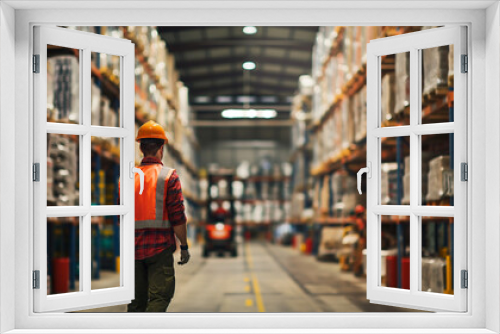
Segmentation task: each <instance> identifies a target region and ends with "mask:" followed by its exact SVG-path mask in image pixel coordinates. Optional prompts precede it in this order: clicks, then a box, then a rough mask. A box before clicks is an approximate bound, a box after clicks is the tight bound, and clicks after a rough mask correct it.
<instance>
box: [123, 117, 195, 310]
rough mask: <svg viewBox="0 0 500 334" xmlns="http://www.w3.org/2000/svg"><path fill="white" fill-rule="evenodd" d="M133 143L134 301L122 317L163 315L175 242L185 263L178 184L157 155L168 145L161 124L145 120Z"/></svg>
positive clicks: (171, 291)
mask: <svg viewBox="0 0 500 334" xmlns="http://www.w3.org/2000/svg"><path fill="white" fill-rule="evenodd" d="M136 140H137V141H138V142H139V143H140V149H141V152H142V153H143V154H144V158H143V159H142V162H141V164H140V166H139V169H141V170H142V171H143V173H144V190H143V193H142V194H139V191H140V178H139V175H138V174H136V175H135V299H134V300H132V302H131V303H130V304H129V305H128V308H127V311H128V312H166V311H167V308H168V305H169V304H170V301H171V299H172V297H173V296H174V290H175V276H174V257H173V253H174V252H175V250H176V239H175V237H177V238H178V239H179V241H180V248H181V259H180V262H178V264H180V265H183V264H186V263H188V261H189V258H190V255H189V251H188V244H187V235H186V234H187V233H186V215H185V212H184V198H183V196H182V190H181V183H180V181H179V176H178V175H177V173H176V171H175V170H174V169H172V168H169V167H164V166H163V163H162V157H163V150H164V147H165V145H166V144H168V139H167V136H166V135H165V131H164V130H163V128H162V127H161V125H159V124H157V123H155V122H153V121H149V122H147V123H145V124H144V125H142V126H141V127H140V128H139V131H138V134H137V138H136Z"/></svg>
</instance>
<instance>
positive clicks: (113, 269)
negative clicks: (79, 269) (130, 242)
mask: <svg viewBox="0 0 500 334" xmlns="http://www.w3.org/2000/svg"><path fill="white" fill-rule="evenodd" d="M91 254H92V255H91V256H92V283H91V288H92V290H97V289H105V288H115V287H119V286H121V283H120V216H95V217H92V253H91Z"/></svg>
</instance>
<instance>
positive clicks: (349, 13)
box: [0, 1, 500, 333]
mask: <svg viewBox="0 0 500 334" xmlns="http://www.w3.org/2000/svg"><path fill="white" fill-rule="evenodd" d="M0 6H1V7H0V9H1V13H0V15H1V16H0V40H1V43H2V44H1V45H0V57H1V58H0V59H1V63H0V74H1V75H0V84H1V86H0V89H1V95H0V97H1V104H0V105H1V107H2V109H1V110H0V136H1V137H0V138H1V141H0V145H1V146H0V154H1V158H2V160H1V161H2V164H0V177H1V179H0V182H1V184H2V188H0V192H1V193H0V194H1V202H0V218H1V220H0V229H1V230H0V245H1V248H0V265H1V276H0V289H1V290H0V292H1V294H0V311H1V314H0V317H1V318H0V320H2V321H1V330H2V331H7V330H11V329H15V331H14V332H15V333H34V332H37V330H41V329H44V328H45V329H51V330H50V332H52V333H54V332H56V331H57V329H59V332H64V333H69V332H75V333H76V332H77V331H76V330H75V329H76V328H79V329H84V328H85V329H88V331H86V332H89V333H101V332H110V331H111V330H113V329H115V330H116V329H120V328H121V329H125V328H126V329H127V332H129V333H132V332H134V331H133V330H131V329H133V328H138V327H140V328H142V329H143V331H144V330H146V328H150V329H162V332H165V333H167V332H179V331H180V329H186V328H191V329H192V331H191V332H202V329H211V331H212V332H235V330H234V329H235V328H252V329H254V331H252V332H265V330H266V329H268V330H267V331H266V332H296V333H299V332H300V333H304V332H322V333H326V332H328V333H341V332H346V331H347V329H349V332H350V333H356V332H358V333H377V332H378V333H388V332H393V333H409V332H412V333H415V328H418V329H419V332H422V333H430V332H432V333H438V332H439V333H457V332H460V331H459V329H462V330H461V332H463V333H493V332H498V331H500V320H499V319H498V314H499V310H500V292H499V287H498V281H499V280H500V260H499V259H498V258H496V257H495V256H494V255H493V256H492V258H491V260H490V259H488V260H489V263H488V266H486V264H485V254H487V252H488V254H497V255H498V254H500V251H499V250H500V248H499V244H500V229H499V226H498V225H499V224H498V217H499V216H500V209H499V207H500V206H499V205H498V203H499V201H500V190H499V189H500V175H498V174H499V173H498V171H497V169H498V166H499V165H500V152H498V151H499V143H500V136H499V133H500V126H499V124H500V118H499V115H498V109H499V107H500V98H499V94H498V91H499V90H500V75H499V74H500V66H499V64H498V59H499V57H500V50H499V49H500V47H499V44H500V38H499V27H500V18H499V10H498V3H497V2H496V1H495V2H493V1H489V2H474V1H468V2H456V3H455V2H446V1H435V2H432V4H430V2H422V3H419V2H409V1H407V2H406V4H403V3H397V4H395V3H394V2H391V1H387V2H383V1H382V2H377V3H376V5H374V3H373V2H369V3H368V2H349V1H338V2H332V3H328V4H327V3H325V2H316V1H309V2H306V1H301V2H298V1H297V2H295V1H286V2H285V1H284V2H279V1H274V2H272V1H270V2H265V3H264V2H243V1H241V2H231V3H228V2H224V3H220V2H209V3H207V2H204V3H200V2H197V3H196V4H195V3H191V2H189V1H185V2H174V1H172V2H164V3H158V2H151V3H150V2H147V1H145V2H142V3H141V4H139V5H138V4H137V3H136V2H132V1H130V2H121V1H120V2H112V1H111V2H107V1H100V2H99V4H98V6H100V7H101V8H102V7H107V8H109V10H106V11H103V9H96V8H95V6H97V3H96V2H92V1H89V2H73V3H69V2H64V3H63V2H45V1H36V2H30V1H27V2H17V1H7V2H2V3H1V4H0ZM68 6H69V7H70V8H66V9H61V7H68ZM138 6H140V7H142V8H146V7H149V8H150V9H149V10H134V9H123V8H124V7H129V8H136V7H138ZM425 6H433V8H428V7H425ZM452 6H460V8H461V9H456V8H451V9H450V7H452ZM266 7H267V8H266ZM269 7H270V8H269ZM405 7H406V9H405ZM22 8H24V9H22ZM40 8H45V9H47V8H50V9H49V10H42V9H40ZM75 8H79V9H75ZM194 8H196V9H194ZM346 8H354V9H346ZM374 8H375V9H374ZM402 8H403V9H402ZM409 8H411V10H408V9H409ZM54 9H60V10H54ZM35 24H60V25H64V24H67V25H124V26H126V25H188V26H189V25H215V26H217V25H244V24H252V25H318V26H321V25H415V26H422V25H443V24H444V25H446V24H462V25H467V26H468V28H469V29H468V31H469V41H470V43H469V50H468V54H469V58H470V60H471V62H470V64H469V70H470V72H471V75H470V76H469V78H468V81H469V82H468V85H469V87H470V90H469V93H468V94H469V96H468V101H469V102H468V103H469V106H468V110H470V111H471V112H470V113H469V115H468V117H469V119H468V133H470V134H471V136H470V140H469V142H468V146H469V150H468V152H469V154H470V160H469V161H470V166H469V177H470V180H471V183H470V184H471V185H472V186H470V187H469V190H468V197H469V198H470V199H471V201H470V203H469V208H468V209H469V210H468V215H469V216H468V220H469V222H471V223H470V224H469V230H468V235H469V236H470V239H469V240H468V250H469V256H468V259H469V260H468V268H469V289H468V303H469V304H468V310H469V311H468V312H467V313H463V314H462V313H461V314H456V313H437V314H420V313H400V314H393V313H377V314H374V313H368V314H367V313H364V314H363V313H349V314H346V313H339V314H311V313H303V314H296V313H289V314H248V315H242V314H166V315H163V314H161V315H160V314H150V315H139V314H137V315H136V314H134V315H131V314H116V315H115V314H113V315H111V314H34V313H33V312H32V310H33V304H32V290H31V269H32V259H31V257H30V255H29V254H30V245H32V242H33V238H32V223H31V222H32V218H33V217H32V214H33V212H32V210H31V209H30V208H32V203H31V201H30V200H29V194H31V192H32V183H31V179H30V176H31V162H32V161H30V156H32V154H31V153H32V151H31V150H32V148H31V147H30V142H31V138H32V137H31V136H32V135H31V134H32V133H33V128H32V126H33V125H32V123H31V115H32V105H30V103H29V99H28V98H26V96H27V94H28V96H30V95H31V94H32V91H31V88H29V87H31V76H30V73H29V71H30V69H31V66H30V60H31V59H30V58H29V57H30V55H31V52H32V50H31V45H32V36H31V31H32V26H33V25H35ZM13 36H15V40H14V38H13ZM14 46H15V51H14V48H13V47H14ZM4 60H5V62H4ZM486 67H487V68H486ZM486 69H487V71H486ZM14 80H15V88H16V89H15V95H14V94H13V95H11V96H9V95H7V94H8V93H9V92H10V93H14V89H13V88H12V87H9V85H12V82H14ZM12 110H15V115H16V122H15V127H14V129H9V128H8V126H11V124H12V120H11V118H12ZM474 115H476V116H478V117H476V118H474ZM486 118H487V120H488V121H487V122H486ZM485 133H486V134H487V135H488V138H487V140H486V136H485ZM13 137H14V138H15V143H16V146H15V148H14V147H13V146H12V145H11V144H12V138H13ZM485 150H488V151H487V152H488V154H486V153H485ZM4 161H9V162H11V161H15V171H14V168H12V166H9V163H7V164H6V163H5V162H4ZM486 163H487V164H486ZM485 166H486V167H485ZM7 172H9V173H11V174H6V173H7ZM14 172H15V174H14V175H15V177H14V178H12V176H11V175H12V173H14ZM488 172H491V174H489V173H488ZM487 173H488V182H485V181H486V174H487ZM9 178H10V179H9ZM12 179H14V180H12ZM472 182H473V183H472ZM7 186H10V187H9V188H8V190H6V188H7ZM12 189H15V196H12ZM486 194H487V195H488V196H486ZM12 207H15V212H14V213H12ZM487 217H488V218H489V219H486V218H487ZM12 221H14V222H15V224H12ZM13 225H14V226H13ZM471 226H474V229H472V227H471ZM12 235H15V238H12ZM12 249H14V250H15V252H14V256H12ZM26 259H29V260H28V261H27V260H26ZM13 286H15V288H14V289H13V288H12V287H13ZM12 305H15V307H14V308H12ZM139 323H140V326H138V324H139ZM166 327H168V329H167V328H166ZM283 328H289V330H283ZM293 328H295V329H296V330H295V331H292V330H291V329H293ZM354 328H356V329H357V330H354ZM14 332H13V333H14ZM136 332H141V330H137V331H136ZM247 332H248V331H247Z"/></svg>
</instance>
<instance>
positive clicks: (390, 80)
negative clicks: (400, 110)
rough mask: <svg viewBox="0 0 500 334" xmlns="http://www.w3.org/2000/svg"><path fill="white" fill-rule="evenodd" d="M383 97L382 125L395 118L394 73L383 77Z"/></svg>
mask: <svg viewBox="0 0 500 334" xmlns="http://www.w3.org/2000/svg"><path fill="white" fill-rule="evenodd" d="M381 95H382V96H381V113H382V123H384V122H386V121H391V120H393V118H394V105H395V95H396V94H395V76H394V73H387V74H386V75H384V76H383V77H382V87H381Z"/></svg>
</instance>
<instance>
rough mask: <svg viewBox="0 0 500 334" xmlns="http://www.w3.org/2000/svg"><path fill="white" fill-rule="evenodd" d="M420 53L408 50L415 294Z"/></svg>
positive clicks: (413, 286)
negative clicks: (415, 211)
mask: <svg viewBox="0 0 500 334" xmlns="http://www.w3.org/2000/svg"><path fill="white" fill-rule="evenodd" d="M421 73H422V71H421V68H420V51H419V50H418V49H412V50H410V126H411V129H412V132H411V134H410V210H411V214H410V292H411V293H415V292H417V291H418V290H419V286H420V277H421V275H420V268H421V266H420V260H421V259H420V254H421V245H422V244H421V242H419V240H420V228H419V227H420V224H419V223H420V217H418V216H416V215H415V213H414V212H413V209H414V208H415V207H416V206H417V205H419V204H420V203H421V198H422V195H421V192H422V186H421V179H422V177H421V173H422V168H421V162H420V160H421V159H420V156H421V154H420V149H421V145H420V138H419V136H418V135H417V134H416V133H415V130H416V128H417V127H418V124H419V119H420V114H421V109H422V106H421V104H422V101H421V99H420V87H421V75H422V74H421Z"/></svg>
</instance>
